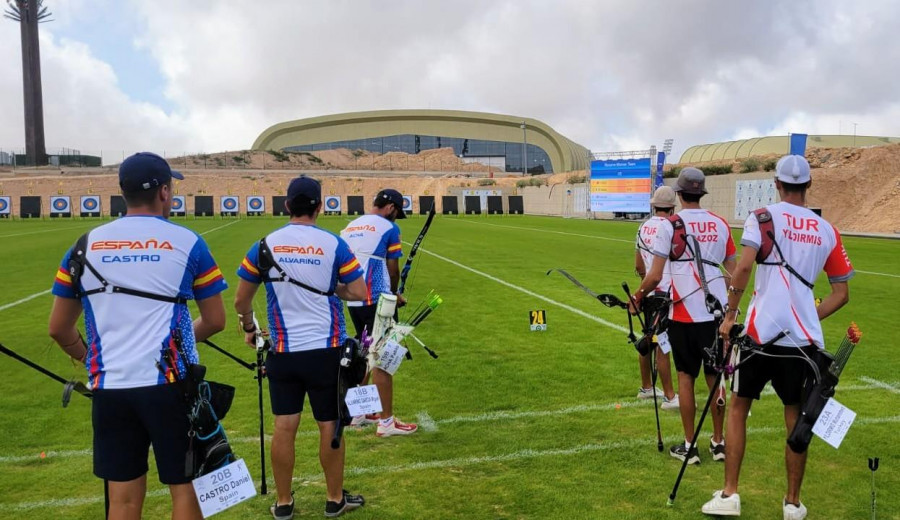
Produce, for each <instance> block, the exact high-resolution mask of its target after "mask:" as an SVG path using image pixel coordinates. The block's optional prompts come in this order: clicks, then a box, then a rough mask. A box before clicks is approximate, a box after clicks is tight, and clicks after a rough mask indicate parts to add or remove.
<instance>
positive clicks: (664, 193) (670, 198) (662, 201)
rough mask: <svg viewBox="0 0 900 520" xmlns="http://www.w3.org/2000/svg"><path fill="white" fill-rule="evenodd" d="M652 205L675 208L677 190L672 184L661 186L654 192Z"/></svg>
mask: <svg viewBox="0 0 900 520" xmlns="http://www.w3.org/2000/svg"><path fill="white" fill-rule="evenodd" d="M650 205H651V206H653V207H654V208H674V207H675V190H673V189H672V187H671V186H660V187H659V188H656V191H654V192H653V198H651V199H650Z"/></svg>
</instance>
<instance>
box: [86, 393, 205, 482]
mask: <svg viewBox="0 0 900 520" xmlns="http://www.w3.org/2000/svg"><path fill="white" fill-rule="evenodd" d="M91 418H92V422H93V426H94V475H96V476H97V477H99V478H102V479H106V480H111V481H113V482H125V481H129V480H134V479H136V478H138V477H140V476H142V475H144V474H146V473H147V469H148V466H147V457H148V455H149V449H150V446H151V445H152V446H153V455H154V457H155V458H156V469H157V471H158V472H159V481H160V482H162V483H163V484H166V485H173V484H186V483H188V482H190V481H191V477H187V476H185V475H184V460H185V455H186V454H187V451H188V430H190V423H189V422H188V418H187V406H186V405H185V403H184V399H183V397H182V395H181V393H180V392H179V391H178V389H177V388H176V387H175V386H174V385H158V386H145V387H141V388H123V389H101V390H95V391H94V398H93V404H92V406H91Z"/></svg>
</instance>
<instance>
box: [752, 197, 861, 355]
mask: <svg viewBox="0 0 900 520" xmlns="http://www.w3.org/2000/svg"><path fill="white" fill-rule="evenodd" d="M765 210H766V211H767V212H768V214H769V215H771V219H772V225H773V227H774V233H773V235H774V237H775V244H777V245H778V247H777V248H776V247H774V246H771V247H769V248H768V249H769V252H768V253H769V254H768V255H767V256H766V258H764V259H762V261H763V263H760V264H759V267H757V269H756V281H755V284H754V289H755V290H754V291H753V298H752V299H751V300H750V307H749V308H748V309H747V320H746V323H745V325H746V328H747V334H749V335H750V337H751V338H753V340H754V341H756V342H757V343H759V344H763V343H766V342H768V341H769V340H771V339H772V338H774V337H775V336H776V335H777V334H778V333H779V332H781V331H783V330H787V331H790V333H789V334H788V335H787V336H785V337H784V338H782V339H780V340H778V341H776V342H775V344H776V345H783V346H793V347H800V346H805V345H816V346H817V347H819V348H824V347H825V338H824V337H823V335H822V323H821V321H819V316H818V313H817V310H816V303H815V295H814V294H813V288H812V287H810V286H809V285H807V284H808V283H809V284H812V283H814V282H815V280H816V278H817V277H818V276H819V273H820V272H822V271H823V270H824V271H825V274H826V275H828V281H829V282H831V283H837V282H846V281H848V280H850V278H852V277H853V274H854V271H853V266H852V265H851V264H850V259H849V258H848V256H847V251H846V250H845V249H844V245H843V243H842V242H841V235H840V233H838V231H837V229H835V228H834V226H832V225H831V224H829V223H828V222H827V221H826V220H825V219H823V218H822V217H820V216H818V215H816V214H815V213H813V212H812V211H810V210H809V209H807V208H804V207H802V206H797V205H795V204H790V203H788V202H779V203H778V204H773V205H771V206H766V208H765ZM771 241H772V239H771V237H769V236H765V237H764V236H763V234H762V233H761V231H760V223H759V218H758V216H757V215H756V214H755V213H751V214H750V216H748V217H747V220H746V222H745V223H744V234H743V236H742V237H741V245H742V246H746V247H749V248H753V249H756V250H757V251H759V250H760V247H761V246H762V245H763V244H765V243H767V242H771ZM782 255H783V256H782ZM782 262H783V263H784V265H779V264H781V263H782ZM787 266H790V268H788V267H787ZM792 270H793V271H794V272H795V273H796V274H794V273H793V272H791V271H792Z"/></svg>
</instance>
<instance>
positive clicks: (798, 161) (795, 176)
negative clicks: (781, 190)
mask: <svg viewBox="0 0 900 520" xmlns="http://www.w3.org/2000/svg"><path fill="white" fill-rule="evenodd" d="M775 178H776V179H778V180H780V181H781V182H787V183H789V184H806V183H807V182H809V181H810V175H809V163H808V162H807V161H806V158H805V157H803V156H802V155H785V156H784V157H782V158H781V159H779V160H778V164H776V165H775Z"/></svg>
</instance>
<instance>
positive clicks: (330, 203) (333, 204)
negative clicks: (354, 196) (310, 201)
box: [325, 198, 341, 209]
mask: <svg viewBox="0 0 900 520" xmlns="http://www.w3.org/2000/svg"><path fill="white" fill-rule="evenodd" d="M340 205H341V201H340V199H337V198H329V199H328V200H327V201H326V202H325V206H326V207H328V209H337V208H338V206H340Z"/></svg>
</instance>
